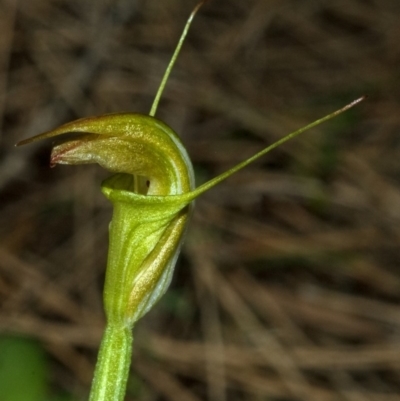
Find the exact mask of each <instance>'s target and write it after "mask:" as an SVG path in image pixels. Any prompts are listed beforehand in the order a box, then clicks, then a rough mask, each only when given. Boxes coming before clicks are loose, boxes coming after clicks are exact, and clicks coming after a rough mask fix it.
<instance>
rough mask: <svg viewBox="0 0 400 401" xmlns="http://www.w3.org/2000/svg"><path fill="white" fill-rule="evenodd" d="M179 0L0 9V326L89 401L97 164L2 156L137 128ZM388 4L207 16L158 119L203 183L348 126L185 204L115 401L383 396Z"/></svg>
mask: <svg viewBox="0 0 400 401" xmlns="http://www.w3.org/2000/svg"><path fill="white" fill-rule="evenodd" d="M194 4H195V1H188V0H169V1H168V2H166V1H160V0H158V1H157V0H147V1H145V0H129V1H128V0H120V1H111V0H98V1H96V2H90V1H85V0H79V1H78V0H32V1H29V2H17V1H13V0H1V1H0V32H1V34H0V121H1V125H2V129H1V150H0V156H1V160H0V191H1V195H0V196H1V198H0V207H1V209H0V330H1V332H3V333H23V334H27V335H30V336H34V337H35V338H38V339H40V341H41V342H42V343H43V345H44V347H45V348H46V350H47V353H48V355H49V359H50V363H51V368H52V375H51V380H52V389H53V391H56V390H57V389H63V390H65V391H68V392H70V393H72V394H74V395H75V397H76V398H75V399H84V398H85V396H86V395H87V391H88V388H89V384H90V380H91V376H92V370H93V365H94V361H95V354H96V350H97V347H98V345H99V341H100V336H101V330H102V327H103V314H102V306H101V288H102V282H103V275H104V267H105V260H106V250H107V226H108V221H109V219H110V216H111V208H110V205H109V204H108V203H107V201H106V200H105V199H104V198H103V196H102V195H101V194H100V192H99V183H100V182H101V179H102V178H103V177H105V176H106V175H107V173H105V172H103V171H101V169H100V168H99V167H97V166H79V167H62V166H61V167H57V168H55V169H49V166H48V157H49V149H50V146H51V144H49V143H48V144H44V143H39V144H35V145H31V146H29V147H25V148H19V149H15V148H14V147H13V145H14V143H15V142H17V141H18V140H20V139H22V138H25V137H28V136H29V135H33V134H36V133H40V132H42V131H45V130H47V129H50V128H52V127H55V126H57V125H59V124H61V123H63V122H66V121H69V120H71V119H75V118H79V117H83V116H88V115H96V114H102V113H106V112H117V111H137V112H142V113H148V110H149V108H150V105H151V101H152V98H153V95H154V94H155V92H156V88H157V86H158V84H159V81H160V78H161V75H162V73H163V71H164V68H165V66H166V64H167V62H168V60H169V57H170V55H171V53H172V50H173V48H174V46H175V44H176V41H177V38H178V37H179V35H180V33H181V30H182V28H183V25H184V23H185V20H186V18H187V16H188V14H189V12H190V10H191V9H192V8H193V6H194ZM399 18H400V3H399V2H398V1H397V0H379V1H378V0H350V1H349V0H347V1H345V0H330V1H323V0H320V1H315V0H314V1H313V0H304V1H301V2H299V1H295V0H281V1H274V0H269V1H267V0H249V1H239V0H213V1H210V2H209V3H208V4H207V5H206V6H205V7H204V8H203V9H202V10H201V12H200V13H199V15H198V16H197V17H196V20H195V22H194V25H193V28H192V30H191V32H190V34H189V38H188V40H187V42H186V44H185V46H184V48H183V52H182V54H181V56H180V58H179V60H178V64H177V66H176V68H175V70H174V72H173V76H172V77H171V79H170V82H169V84H168V87H167V90H166V93H165V95H164V98H163V101H162V104H161V107H160V109H159V112H158V115H157V116H158V117H159V118H160V119H163V120H165V121H166V122H167V123H168V124H169V125H171V126H172V127H173V128H174V129H175V130H176V131H177V132H178V133H179V134H180V135H181V136H182V139H183V141H184V143H185V144H186V145H187V148H188V151H189V153H190V155H191V156H192V159H193V162H194V164H195V166H196V174H197V180H198V182H202V181H204V180H206V179H208V178H211V177H213V176H215V175H216V174H218V173H219V172H221V171H223V170H225V169H227V168H229V167H230V166H232V165H233V164H235V163H236V162H238V161H239V160H242V159H243V158H245V157H246V156H249V155H251V154H253V153H254V152H255V151H256V150H259V149H261V148H262V147H264V146H266V145H267V144H268V143H270V142H271V141H273V140H276V139H277V138H279V137H281V136H283V135H284V134H285V133H287V132H289V131H290V130H292V129H295V128H298V127H300V126H302V125H304V124H306V123H308V122H310V121H312V120H314V119H316V118H318V117H321V116H322V115H324V114H326V113H328V112H330V111H333V110H334V109H335V108H337V107H339V106H342V105H344V104H345V103H346V102H347V101H351V100H353V99H354V98H356V97H358V96H360V95H362V94H365V93H367V94H369V95H370V97H369V100H368V101H366V102H364V103H363V104H362V105H360V106H358V107H357V108H356V109H354V110H352V111H350V112H348V113H347V114H345V115H343V116H341V117H339V118H338V119H336V120H335V121H332V122H330V123H327V124H325V125H323V126H321V127H319V128H317V129H314V130H313V131H312V132H308V133H306V134H304V135H303V136H302V137H301V138H298V139H296V140H294V141H292V142H291V143H289V144H286V145H284V147H282V148H280V149H278V150H275V151H274V152H273V153H272V154H270V155H268V156H267V157H264V158H263V160H261V161H259V162H258V163H257V164H256V165H254V166H252V167H249V168H247V169H246V170H245V171H243V172H241V173H240V174H238V175H237V176H235V177H234V178H231V179H230V180H229V181H227V182H225V183H223V184H222V185H220V186H219V187H218V188H215V189H213V190H212V191H210V192H209V193H207V194H205V195H204V196H203V197H202V198H201V199H199V200H198V201H197V204H196V206H197V207H196V211H195V213H194V216H193V219H192V221H191V226H190V230H189V235H188V238H187V241H186V246H185V248H184V250H183V254H182V256H181V258H180V260H179V262H178V266H177V270H176V273H175V279H174V282H173V284H172V287H171V290H170V292H169V293H168V294H167V295H166V296H165V297H164V299H163V300H162V302H161V303H160V304H159V305H158V306H157V307H156V308H155V310H154V311H152V312H151V313H150V314H149V315H148V316H147V317H146V318H144V319H143V320H142V321H141V322H140V323H139V324H138V326H137V328H136V329H135V333H136V340H135V352H134V356H133V367H132V378H131V380H130V384H129V392H128V396H127V400H133V399H135V400H149V401H150V400H152V401H153V400H154V401H155V400H171V401H196V400H200V399H201V400H205V399H207V400H210V401H224V400H307V401H317V400H318V401H328V400H329V401H331V400H332V401H333V400H348V401H370V400H380V401H392V400H400V272H399V267H400V250H399V243H400V242H399V240H400V136H399V127H400V112H399V105H400V91H399V82H400V70H399V63H400V43H399V39H400V24H399V21H400V19H399Z"/></svg>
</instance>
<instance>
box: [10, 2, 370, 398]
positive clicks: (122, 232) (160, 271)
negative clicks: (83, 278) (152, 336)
mask: <svg viewBox="0 0 400 401" xmlns="http://www.w3.org/2000/svg"><path fill="white" fill-rule="evenodd" d="M203 3H204V2H201V3H199V4H198V6H197V7H196V8H195V9H194V11H193V12H192V14H191V15H190V17H189V19H188V21H187V23H186V26H185V29H184V31H183V34H182V36H181V38H180V40H179V43H178V46H177V48H176V50H175V52H174V55H173V57H172V60H171V62H170V64H169V65H168V68H167V71H166V73H165V75H164V77H163V80H162V83H161V85H160V88H159V90H158V92H157V95H156V98H155V100H154V103H153V106H152V108H151V112H150V115H141V114H135V113H122V114H109V115H103V116H99V117H90V118H83V119H80V120H77V121H73V122H70V123H67V124H65V125H62V126H60V127H59V128H56V129H54V130H52V131H49V132H46V133H44V134H41V135H38V136H36V137H33V138H30V139H27V140H24V141H21V142H20V143H19V144H18V145H23V144H27V143H31V142H33V141H37V140H41V139H46V138H52V137H55V136H59V135H64V134H67V133H77V134H79V135H78V136H77V137H75V139H73V140H69V141H67V142H65V143H62V144H60V145H57V146H55V147H54V148H53V150H52V153H51V164H52V165H55V164H86V163H98V164H99V165H100V166H102V167H104V168H105V169H107V170H109V171H111V172H113V173H115V174H114V175H113V176H111V177H110V178H108V179H106V180H105V181H104V182H103V184H102V192H103V194H104V195H105V196H106V197H107V198H108V199H109V200H110V201H111V203H112V205H113V217H112V221H111V224H110V244H109V252H108V261H107V269H106V278H105V286H104V309H105V314H106V322H107V324H106V329H105V333H104V336H103V340H102V344H101V347H100V351H99V357H98V362H97V365H96V370H95V376H94V379H93V385H92V390H91V394H90V400H91V401H122V400H123V398H124V394H125V388H126V381H127V378H128V374H129V367H130V361H131V352H132V342H133V335H132V328H133V326H134V324H135V323H136V321H137V320H138V319H140V318H141V317H142V316H143V315H144V314H145V313H147V312H148V311H149V310H150V309H151V308H152V307H153V306H154V304H155V303H156V302H157V301H158V300H159V299H160V297H161V296H162V295H163V294H164V293H165V291H166V290H167V288H168V286H169V284H170V282H171V278H172V274H173V271H174V267H175V263H176V260H177V257H178V255H179V252H180V249H181V246H182V241H183V239H184V237H185V233H186V228H187V223H188V220H189V217H190V213H191V209H192V207H193V204H192V201H193V200H194V199H195V198H197V197H198V196H199V195H201V194H202V193H203V192H205V191H207V190H208V189H210V188H212V187H213V186H215V185H216V184H218V183H219V182H221V181H222V180H224V179H226V178H228V177H229V176H231V175H232V174H234V173H236V172H237V171H238V170H240V169H242V168H244V167H245V166H247V165H248V164H250V163H252V162H253V161H254V160H256V159H258V158H259V157H261V156H263V155H265V154H266V153H268V152H269V151H270V150H272V149H274V148H276V147H277V146H279V145H281V144H282V143H284V142H286V141H288V140H289V139H291V138H293V137H295V136H297V135H299V134H301V133H302V132H304V131H306V130H308V129H310V128H312V127H315V126H316V125H319V124H321V123H322V122H324V121H326V120H329V119H331V118H333V117H335V116H336V115H337V114H339V113H342V112H343V111H345V110H347V109H349V108H350V107H353V106H354V105H355V104H357V103H359V102H360V101H361V100H363V98H360V99H357V100H355V101H354V102H352V103H350V104H349V105H347V106H345V107H344V108H342V109H340V110H338V111H336V112H334V113H332V114H330V115H328V116H326V117H324V118H322V119H319V120H317V121H315V122H313V123H311V124H309V125H307V126H306V127H303V128H301V129H299V130H297V131H295V132H293V133H291V134H289V135H287V136H286V137H284V138H282V139H281V140H280V141H277V142H276V143H274V144H272V145H270V146H268V147H267V148H265V149H263V150H262V151H261V152H259V153H257V154H256V155H254V156H253V157H251V158H249V159H247V160H245V161H243V162H242V163H240V164H238V165H237V166H235V167H233V168H231V169H230V170H228V171H227V172H225V173H224V174H221V175H220V176H218V177H216V178H214V179H213V180H211V181H209V182H207V183H205V184H203V185H202V186H200V187H198V188H195V183H194V174H193V167H192V163H191V161H190V158H189V156H188V154H187V152H186V150H185V147H184V145H183V144H182V142H181V140H180V139H179V136H178V135H177V134H176V133H175V132H174V131H173V130H172V129H171V128H170V127H169V126H167V125H166V124H165V123H163V122H162V121H159V120H157V119H156V118H155V117H154V115H155V112H156V110H157V106H158V102H159V100H160V97H161V94H162V91H163V89H164V87H165V84H166V82H167V79H168V76H169V74H170V72H171V69H172V67H173V65H174V63H175V61H176V58H177V55H178V53H179V51H180V48H181V46H182V43H183V41H184V38H185V36H186V33H187V31H188V29H189V26H190V24H191V22H192V19H193V17H194V15H195V13H196V12H197V10H198V9H199V8H200V6H201V5H202V4H203Z"/></svg>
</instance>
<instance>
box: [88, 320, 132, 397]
mask: <svg viewBox="0 0 400 401" xmlns="http://www.w3.org/2000/svg"><path fill="white" fill-rule="evenodd" d="M132 342H133V335H132V329H131V328H129V327H125V326H124V327H115V326H108V327H106V330H105V332H104V335H103V339H102V341H101V346H100V351H99V355H98V359H97V364H96V369H95V373H94V378H93V383H92V389H91V391H90V397H89V401H123V400H124V398H125V390H126V382H127V380H128V375H129V367H130V364H131V354H132Z"/></svg>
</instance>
